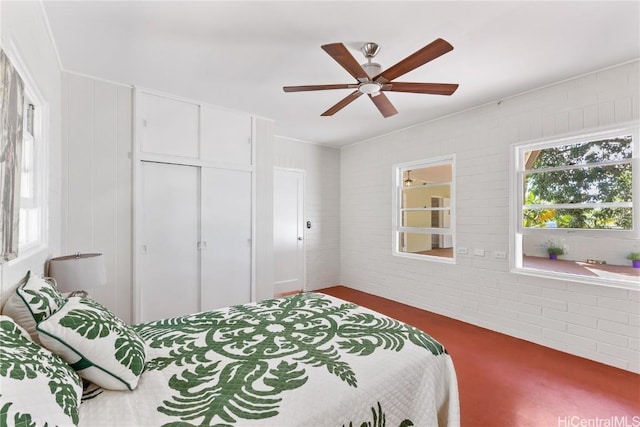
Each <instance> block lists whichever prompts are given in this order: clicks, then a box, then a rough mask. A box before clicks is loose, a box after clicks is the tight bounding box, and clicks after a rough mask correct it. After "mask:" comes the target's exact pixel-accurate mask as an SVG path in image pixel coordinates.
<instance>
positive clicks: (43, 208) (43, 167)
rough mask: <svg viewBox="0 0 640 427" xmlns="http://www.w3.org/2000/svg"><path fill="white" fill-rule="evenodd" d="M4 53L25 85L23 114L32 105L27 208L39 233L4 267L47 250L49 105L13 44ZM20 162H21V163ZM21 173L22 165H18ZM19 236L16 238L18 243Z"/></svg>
mask: <svg viewBox="0 0 640 427" xmlns="http://www.w3.org/2000/svg"><path fill="white" fill-rule="evenodd" d="M3 50H4V52H5V54H6V55H7V57H8V58H9V60H10V61H11V64H12V65H13V66H14V67H15V69H16V72H17V73H18V74H19V75H20V77H21V78H22V81H23V83H24V98H25V113H26V112H27V109H28V105H29V104H32V105H33V106H34V118H33V133H34V135H33V151H32V154H33V159H32V163H31V164H32V167H33V169H34V177H33V197H32V198H31V200H30V205H31V206H30V207H31V208H35V209H37V210H38V221H37V222H36V223H37V225H38V230H37V231H36V235H37V237H36V238H35V239H34V240H32V241H30V242H27V243H26V244H19V245H18V255H17V257H16V258H14V259H12V260H9V261H7V263H6V265H13V264H15V263H19V262H21V261H23V260H25V259H27V258H30V257H32V256H35V255H36V254H38V253H39V252H40V251H43V250H46V249H47V248H48V245H49V239H48V236H49V230H48V227H49V221H48V218H49V204H48V203H49V197H48V194H49V191H48V189H49V144H50V139H49V117H50V111H49V104H48V103H47V102H46V100H45V98H44V96H43V95H42V91H41V90H40V88H39V86H38V85H37V84H36V82H35V80H34V78H33V76H32V75H31V73H29V71H28V68H27V67H26V65H25V63H24V61H23V60H22V58H21V57H20V55H19V54H18V53H17V49H16V48H15V46H14V45H13V43H9V44H8V45H5V46H3ZM26 121H27V117H26V114H25V117H24V124H25V127H24V132H23V144H24V139H25V136H24V134H26V133H27V130H26ZM23 154H24V153H23ZM21 161H22V160H21ZM20 173H21V174H22V163H21V165H20ZM22 209H23V206H22V189H21V190H20V208H19V212H18V215H21V214H22ZM20 237H21V236H20V235H19V236H18V239H19V240H20Z"/></svg>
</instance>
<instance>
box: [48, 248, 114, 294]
mask: <svg viewBox="0 0 640 427" xmlns="http://www.w3.org/2000/svg"><path fill="white" fill-rule="evenodd" d="M49 276H51V277H53V278H54V279H56V283H57V284H58V289H59V290H60V292H73V291H77V290H80V289H82V290H85V289H91V288H95V287H96V286H102V285H104V284H105V283H107V271H106V269H105V265H104V257H103V256H102V254H76V255H68V256H62V257H57V258H52V259H51V260H50V261H49Z"/></svg>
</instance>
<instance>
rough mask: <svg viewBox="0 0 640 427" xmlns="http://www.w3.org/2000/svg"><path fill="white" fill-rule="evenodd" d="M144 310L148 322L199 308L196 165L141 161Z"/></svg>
mask: <svg viewBox="0 0 640 427" xmlns="http://www.w3.org/2000/svg"><path fill="white" fill-rule="evenodd" d="M140 170H141V196H142V201H141V208H142V214H141V226H142V232H141V236H140V237H141V238H140V247H139V248H138V251H139V252H138V253H139V254H140V262H139V263H138V265H139V266H140V268H141V271H140V276H139V277H140V304H139V307H140V313H139V316H138V320H139V321H140V322H146V321H151V320H157V319H164V318H167V317H172V316H178V315H182V314H188V313H195V312H197V311H199V309H200V304H199V299H200V295H199V283H200V281H199V255H198V236H199V234H198V231H199V230H198V219H199V203H198V202H199V186H198V172H199V171H198V168H197V167H193V166H183V165H173V164H164V163H152V162H141V168H140Z"/></svg>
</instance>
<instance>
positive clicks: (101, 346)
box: [36, 297, 146, 390]
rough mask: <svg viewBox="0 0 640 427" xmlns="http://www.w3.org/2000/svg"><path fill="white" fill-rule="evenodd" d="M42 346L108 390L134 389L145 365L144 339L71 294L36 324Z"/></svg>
mask: <svg viewBox="0 0 640 427" xmlns="http://www.w3.org/2000/svg"><path fill="white" fill-rule="evenodd" d="M36 329H37V331H38V333H39V335H40V341H41V342H42V345H44V346H45V347H47V348H48V349H49V350H51V351H52V352H54V353H56V354H57V355H59V356H60V357H62V358H63V359H64V360H66V361H67V363H69V364H70V365H71V367H72V368H74V369H75V370H76V371H77V372H78V374H79V375H80V376H81V377H82V378H85V379H87V380H89V381H91V382H93V383H94V384H96V385H98V386H100V387H103V388H106V389H110V390H133V389H134V388H135V387H136V386H137V385H138V379H139V378H140V375H141V374H142V370H143V369H144V364H145V358H146V353H145V347H144V341H143V340H142V339H141V338H140V337H139V336H138V334H137V333H136V332H135V331H134V330H133V328H131V327H130V326H129V325H127V324H126V323H124V322H123V321H122V320H121V319H119V318H118V317H116V316H115V315H114V314H112V313H111V312H110V311H109V310H108V309H107V308H105V307H104V306H102V305H101V304H100V303H98V302H96V301H94V300H92V299H90V298H80V297H71V298H69V299H67V301H66V302H65V304H64V305H63V306H62V307H61V308H60V309H59V310H58V311H57V312H55V313H54V314H52V315H51V316H50V317H49V318H48V319H46V320H43V321H42V322H40V323H39V324H38V326H37V327H36Z"/></svg>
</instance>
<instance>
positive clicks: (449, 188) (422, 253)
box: [393, 156, 455, 262]
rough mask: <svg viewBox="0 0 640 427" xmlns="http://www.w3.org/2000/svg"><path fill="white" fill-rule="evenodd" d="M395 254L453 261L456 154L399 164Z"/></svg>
mask: <svg viewBox="0 0 640 427" xmlns="http://www.w3.org/2000/svg"><path fill="white" fill-rule="evenodd" d="M393 172H394V181H395V182H394V193H393V194H394V196H393V205H394V216H393V224H394V225H393V254H394V255H398V256H405V257H411V258H420V259H431V260H437V261H443V262H453V261H454V254H455V250H454V247H455V234H454V228H455V203H454V198H453V195H454V194H455V189H454V176H455V174H454V156H446V157H440V158H436V159H430V160H423V161H420V162H411V163H404V164H401V165H395V166H394V169H393Z"/></svg>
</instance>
